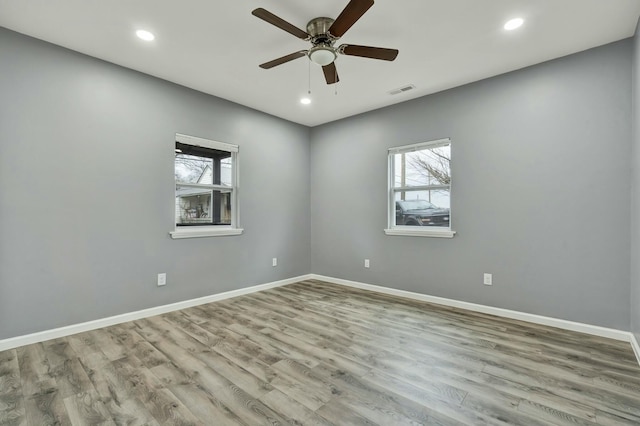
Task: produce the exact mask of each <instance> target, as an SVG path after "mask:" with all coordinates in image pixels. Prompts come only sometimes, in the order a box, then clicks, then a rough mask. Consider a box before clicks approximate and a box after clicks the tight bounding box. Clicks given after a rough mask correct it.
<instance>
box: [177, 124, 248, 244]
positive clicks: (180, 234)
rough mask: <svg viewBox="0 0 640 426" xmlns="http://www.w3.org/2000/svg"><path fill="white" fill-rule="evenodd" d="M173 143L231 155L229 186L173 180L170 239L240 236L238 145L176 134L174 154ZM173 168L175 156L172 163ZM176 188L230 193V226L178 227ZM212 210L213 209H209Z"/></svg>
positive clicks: (241, 230)
mask: <svg viewBox="0 0 640 426" xmlns="http://www.w3.org/2000/svg"><path fill="white" fill-rule="evenodd" d="M175 142H178V143H181V144H184V145H191V146H197V147H202V148H207V149H213V150H218V151H226V152H229V153H230V154H231V186H230V187H229V186H224V185H219V184H198V183H184V182H178V181H177V180H175V178H174V204H173V211H174V214H173V222H174V230H173V231H172V232H170V233H169V235H171V238H173V239H182V238H200V237H220V236H228V235H240V234H242V232H243V231H244V229H242V228H241V227H240V208H239V203H238V193H239V178H238V177H239V166H238V164H239V161H238V158H239V152H240V149H239V147H238V145H233V144H229V143H225V142H218V141H214V140H210V139H204V138H199V137H195V136H189V135H183V134H181V133H176V136H175V141H174V152H175ZM173 165H174V168H175V155H174V162H173ZM177 186H183V187H184V186H186V187H194V188H203V189H205V188H206V189H208V190H212V191H216V190H225V191H231V197H230V204H231V224H230V225H197V226H178V220H177V219H178V218H177V216H176V213H175V210H176V207H175V197H176V187H177ZM211 208H213V207H211Z"/></svg>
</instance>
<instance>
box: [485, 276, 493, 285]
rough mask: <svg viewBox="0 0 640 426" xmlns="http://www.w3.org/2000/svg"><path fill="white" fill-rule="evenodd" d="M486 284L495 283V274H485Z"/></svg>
mask: <svg viewBox="0 0 640 426" xmlns="http://www.w3.org/2000/svg"><path fill="white" fill-rule="evenodd" d="M484 285H493V275H492V274H484Z"/></svg>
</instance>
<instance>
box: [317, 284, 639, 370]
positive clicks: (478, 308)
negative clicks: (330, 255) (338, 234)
mask: <svg viewBox="0 0 640 426" xmlns="http://www.w3.org/2000/svg"><path fill="white" fill-rule="evenodd" d="M311 277H312V279H316V280H320V281H326V282H330V283H334V284H340V285H344V286H348V287H354V288H359V289H362V290H369V291H375V292H378V293H384V294H390V295H393V296H400V297H406V298H408V299H414V300H420V301H423V302H430V303H435V304H437V305H445V306H452V307H455V308H461V309H467V310H469V311H474V312H481V313H484V314H490V315H496V316H499V317H505V318H511V319H516V320H520V321H527V322H531V323H534V324H540V325H547V326H551V327H556V328H561V329H564V330H571V331H578V332H580V333H586V334H591V335H595V336H600V337H607V338H609V339H615V340H621V341H624V342H631V338H632V336H633V335H632V333H629V332H627V331H621V330H616V329H613V328H605V327H599V326H597V325H590V324H583V323H579V322H573V321H567V320H563V319H558V318H551V317H545V316H542V315H535V314H528V313H525V312H518V311H511V310H509V309H502V308H496V307H493V306H487V305H478V304H476V303H469V302H462V301H459V300H454V299H446V298H444V297H437V296H429V295H426V294H421V293H414V292H411V291H406V290H397V289H394V288H389V287H382V286H377V285H372V284H365V283H360V282H357V281H349V280H343V279H341V278H333V277H326V276H323V275H316V274H311ZM636 345H637V343H636ZM635 349H636V350H638V348H637V347H636V348H635ZM638 353H640V352H638V351H636V356H637V355H638ZM638 360H639V362H640V357H638Z"/></svg>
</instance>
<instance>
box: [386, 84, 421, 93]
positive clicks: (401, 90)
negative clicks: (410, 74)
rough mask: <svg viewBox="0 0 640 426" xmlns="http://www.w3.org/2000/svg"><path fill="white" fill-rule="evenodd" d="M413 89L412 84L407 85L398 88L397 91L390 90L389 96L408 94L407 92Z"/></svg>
mask: <svg viewBox="0 0 640 426" xmlns="http://www.w3.org/2000/svg"><path fill="white" fill-rule="evenodd" d="M415 88H416V86H414V85H413V84H407V85H406V86H403V87H400V88H398V89H393V90H390V91H389V94H390V95H397V94H399V93H402V92H408V91H409V90H413V89H415Z"/></svg>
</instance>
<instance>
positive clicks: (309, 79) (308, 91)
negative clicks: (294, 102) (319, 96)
mask: <svg viewBox="0 0 640 426" xmlns="http://www.w3.org/2000/svg"><path fill="white" fill-rule="evenodd" d="M307 63H308V64H309V73H308V75H307V76H308V82H309V83H308V86H307V87H308V90H307V93H308V94H309V96H311V61H307Z"/></svg>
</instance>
